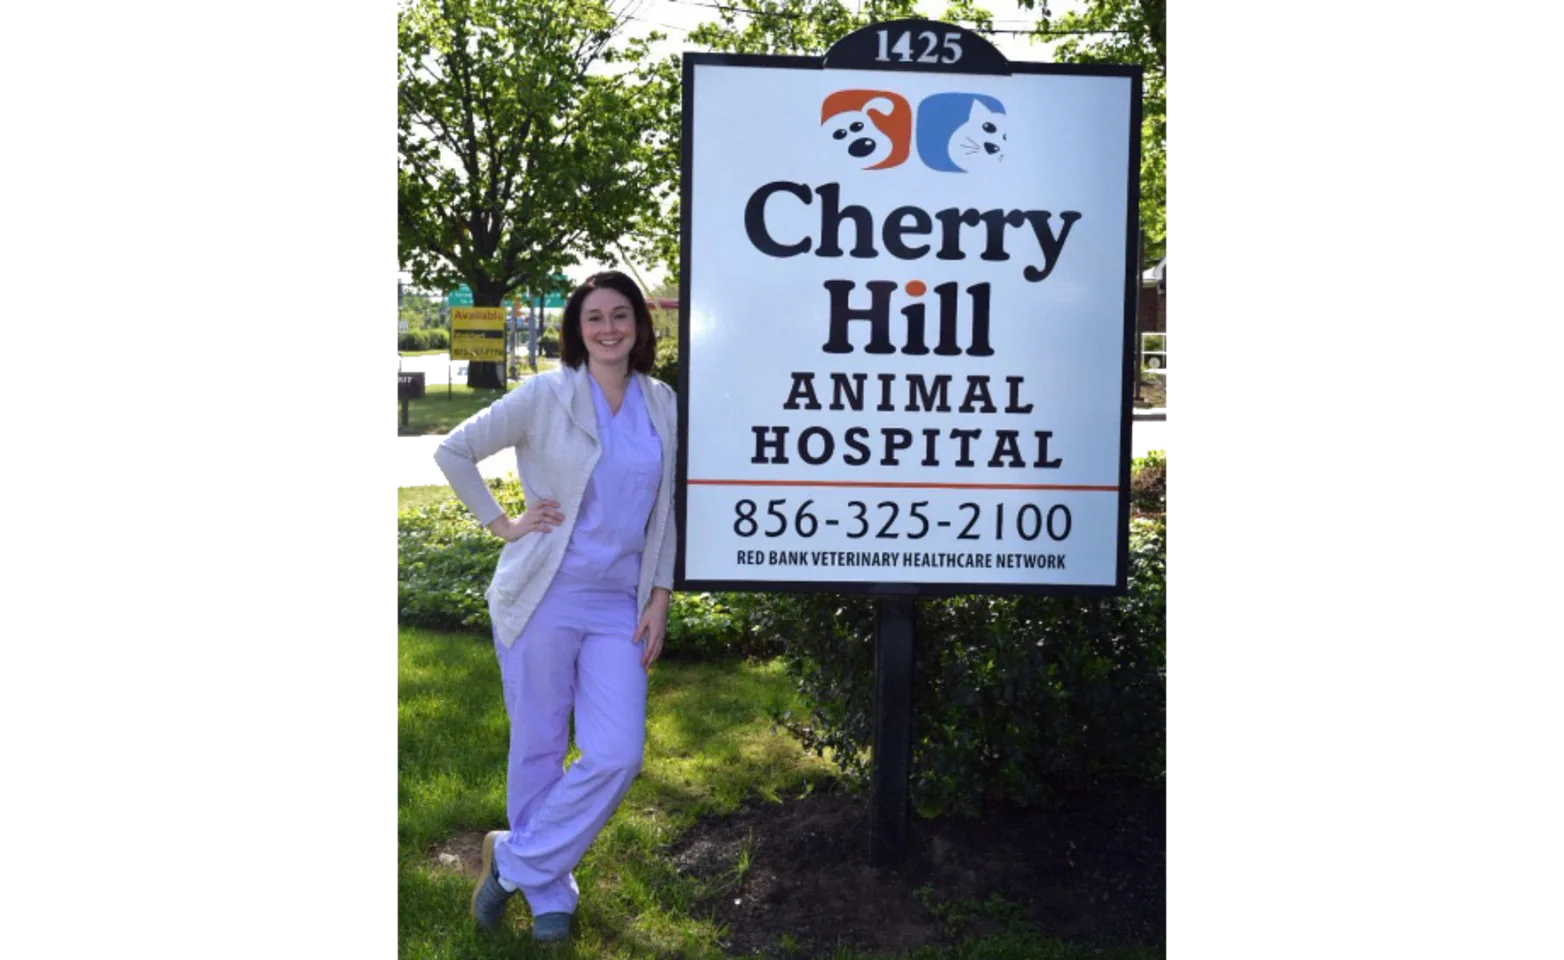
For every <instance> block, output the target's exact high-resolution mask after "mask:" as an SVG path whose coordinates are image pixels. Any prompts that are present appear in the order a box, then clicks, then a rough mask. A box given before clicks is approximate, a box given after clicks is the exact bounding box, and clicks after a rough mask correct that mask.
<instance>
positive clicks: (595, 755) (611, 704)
mask: <svg viewBox="0 0 1564 960" xmlns="http://www.w3.org/2000/svg"><path fill="white" fill-rule="evenodd" d="M637 620H638V617H637V612H636V609H635V593H634V591H633V590H631V591H625V590H622V589H618V590H610V589H605V588H604V587H603V586H602V585H600V584H587V583H581V582H579V581H573V580H571V579H570V578H569V577H568V576H565V575H560V576H556V577H555V579H554V582H553V583H552V584H550V585H549V589H548V591H547V592H546V593H545V594H544V595H543V600H542V602H541V603H540V604H539V605H538V608H537V610H536V611H534V613H533V615H532V618H531V619H530V620H529V621H528V622H527V626H526V628H525V629H523V630H522V631H521V636H520V637H518V638H517V640H516V642H515V643H514V644H512V645H511V646H510V647H509V649H507V648H506V647H505V645H504V644H503V643H500V642H499V640H498V638H496V641H495V652H496V654H497V655H498V657H499V662H500V678H501V682H502V684H503V686H504V691H505V712H506V713H507V714H509V716H510V765H509V768H508V771H507V775H506V796H507V807H508V811H507V812H508V814H509V818H510V836H509V837H508V838H506V839H505V840H504V841H502V842H498V843H496V844H495V847H494V857H495V862H496V863H497V865H498V867H499V873H500V876H501V877H503V878H504V879H505V880H507V881H509V882H511V883H514V884H516V885H517V886H518V887H520V888H521V892H522V893H523V894H524V895H525V896H526V898H527V903H528V905H530V906H531V907H532V914H533V916H537V915H538V914H543V913H574V912H575V908H576V900H577V898H578V897H579V895H580V893H579V889H578V888H577V886H576V879H575V877H574V876H573V875H572V873H571V871H572V870H574V869H575V866H576V864H578V863H580V862H581V857H582V856H583V855H584V854H585V853H586V849H587V847H588V846H589V845H590V844H591V843H592V840H593V839H594V838H595V837H596V836H597V834H598V831H600V830H602V829H603V825H604V824H605V823H607V822H608V818H609V817H611V816H613V813H614V810H615V809H616V808H617V807H618V806H619V801H620V800H622V799H624V795H625V792H626V791H628V790H629V789H630V783H631V781H632V780H634V779H635V775H636V774H637V773H638V772H640V769H641V756H642V751H643V749H644V747H645V744H646V670H645V668H643V667H642V666H641V654H642V651H643V649H644V648H643V647H642V646H641V645H639V644H636V643H634V642H632V640H633V637H634V634H635V626H636V623H637ZM572 707H574V709H575V719H576V746H577V747H579V748H580V749H581V756H580V757H579V758H577V760H576V762H575V763H573V764H571V766H570V770H569V771H562V767H563V765H564V761H565V751H566V748H567V746H568V743H569V733H570V729H569V721H570V712H571V708H572Z"/></svg>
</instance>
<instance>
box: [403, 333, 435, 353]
mask: <svg viewBox="0 0 1564 960" xmlns="http://www.w3.org/2000/svg"><path fill="white" fill-rule="evenodd" d="M428 343H429V336H428V332H427V331H424V330H409V331H407V332H406V333H401V334H398V335H397V340H396V348H397V349H398V350H427V349H429V347H428Z"/></svg>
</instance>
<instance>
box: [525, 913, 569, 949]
mask: <svg viewBox="0 0 1564 960" xmlns="http://www.w3.org/2000/svg"><path fill="white" fill-rule="evenodd" d="M532 939H534V940H536V941H538V942H539V943H558V942H559V941H561V940H569V939H570V914H568V913H540V914H538V915H537V916H535V917H533V918H532Z"/></svg>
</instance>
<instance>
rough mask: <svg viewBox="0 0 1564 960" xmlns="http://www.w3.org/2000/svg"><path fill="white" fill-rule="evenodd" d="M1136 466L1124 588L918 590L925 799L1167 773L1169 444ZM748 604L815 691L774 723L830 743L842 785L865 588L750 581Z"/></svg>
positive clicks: (859, 743)
mask: <svg viewBox="0 0 1564 960" xmlns="http://www.w3.org/2000/svg"><path fill="white" fill-rule="evenodd" d="M1132 476H1133V477H1134V478H1135V482H1136V484H1139V489H1141V490H1142V491H1143V492H1142V493H1141V494H1140V495H1141V496H1142V497H1143V498H1144V499H1145V501H1146V503H1147V505H1148V506H1149V504H1150V502H1151V499H1152V498H1153V497H1154V498H1155V503H1156V510H1155V514H1154V515H1152V516H1144V515H1137V516H1134V517H1133V518H1132V519H1131V527H1130V565H1129V570H1128V578H1127V579H1128V584H1129V591H1128V594H1127V595H1126V596H1124V597H1114V598H1088V597H1035V596H1019V597H1018V596H1008V597H998V596H957V597H950V598H942V599H936V600H924V601H920V602H919V603H918V634H917V649H916V652H915V670H914V681H913V683H914V693H913V745H912V782H911V791H912V799H913V802H914V804H915V805H916V806H917V809H918V811H919V812H920V813H921V814H923V815H925V816H936V815H940V814H949V813H954V814H961V815H969V816H971V815H977V814H978V813H980V812H981V811H983V810H984V809H985V808H988V807H991V806H994V805H999V804H1021V805H1027V804H1034V803H1040V802H1044V801H1048V800H1051V799H1053V798H1056V797H1057V796H1058V795H1060V794H1061V793H1062V792H1064V791H1068V790H1072V789H1076V788H1084V787H1089V786H1091V785H1093V784H1096V783H1098V782H1101V781H1103V780H1107V779H1121V778H1129V779H1133V780H1139V781H1155V780H1157V779H1159V778H1160V777H1161V776H1162V774H1163V770H1164V766H1165V756H1166V753H1165V751H1166V739H1165V704H1166V697H1165V657H1164V655H1165V649H1166V648H1165V631H1166V570H1167V562H1166V557H1167V528H1166V524H1165V521H1164V520H1163V518H1162V510H1163V506H1162V504H1163V503H1164V502H1165V501H1164V496H1163V494H1162V493H1161V490H1162V486H1161V484H1162V478H1164V477H1165V476H1166V457H1165V455H1162V454H1156V455H1153V456H1150V457H1147V458H1145V459H1144V460H1138V461H1136V462H1135V467H1134V470H1133V473H1132ZM1132 489H1136V488H1135V487H1134V485H1132ZM1152 491H1155V493H1153V492H1152ZM1139 509H1140V508H1139V507H1137V510H1139ZM1147 512H1151V511H1149V510H1148V511H1147ZM746 604H747V608H748V611H749V614H748V628H749V629H750V631H751V632H752V633H753V634H755V635H756V637H755V638H753V639H751V641H749V642H750V643H751V644H755V643H757V642H758V641H759V640H760V639H762V638H769V639H770V640H772V641H773V642H774V643H777V644H779V645H781V646H782V648H783V651H784V653H783V658H784V662H785V665H786V669H787V671H788V672H789V673H790V674H791V675H792V676H793V677H795V678H796V679H797V681H798V685H799V689H800V691H801V692H802V693H803V694H804V697H805V700H806V702H808V703H809V704H810V705H811V708H810V712H809V715H808V716H806V717H791V716H783V717H778V718H777V720H778V722H780V723H782V724H783V725H785V726H786V727H788V729H790V730H792V731H793V732H794V733H795V734H796V735H797V736H799V738H800V739H801V740H802V741H803V742H804V744H805V745H806V746H807V747H809V748H810V749H812V750H814V751H815V752H817V753H819V754H821V755H822V756H825V755H829V756H830V757H831V758H832V760H833V761H834V762H835V763H836V764H837V766H838V767H839V768H840V769H841V771H842V774H843V778H844V780H845V781H846V782H847V783H848V784H849V785H851V786H854V787H858V788H862V787H865V786H867V784H868V779H869V774H870V770H871V768H870V756H869V748H870V745H871V744H872V742H873V735H874V601H873V600H872V599H870V598H865V597H855V596H839V595H834V594H804V595H786V594H753V595H750V596H749V597H747V598H746Z"/></svg>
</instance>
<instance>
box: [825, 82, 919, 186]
mask: <svg viewBox="0 0 1564 960" xmlns="http://www.w3.org/2000/svg"><path fill="white" fill-rule="evenodd" d="M820 131H821V136H822V137H823V138H824V140H825V143H826V144H827V149H828V150H831V151H833V152H835V153H837V154H838V155H839V156H841V157H844V158H846V159H847V161H848V162H849V163H851V164H852V165H853V166H856V167H858V168H860V169H863V170H885V169H888V168H890V167H894V166H896V165H898V164H900V163H901V162H902V161H904V160H906V159H907V157H908V156H909V155H910V154H911V153H912V107H911V106H910V105H908V103H907V101H906V99H905V98H903V97H901V96H900V95H898V94H894V93H891V92H889V91H886V90H838V91H837V92H835V93H833V94H831V95H830V96H828V97H826V98H825V102H824V103H822V104H821V105H820Z"/></svg>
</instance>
